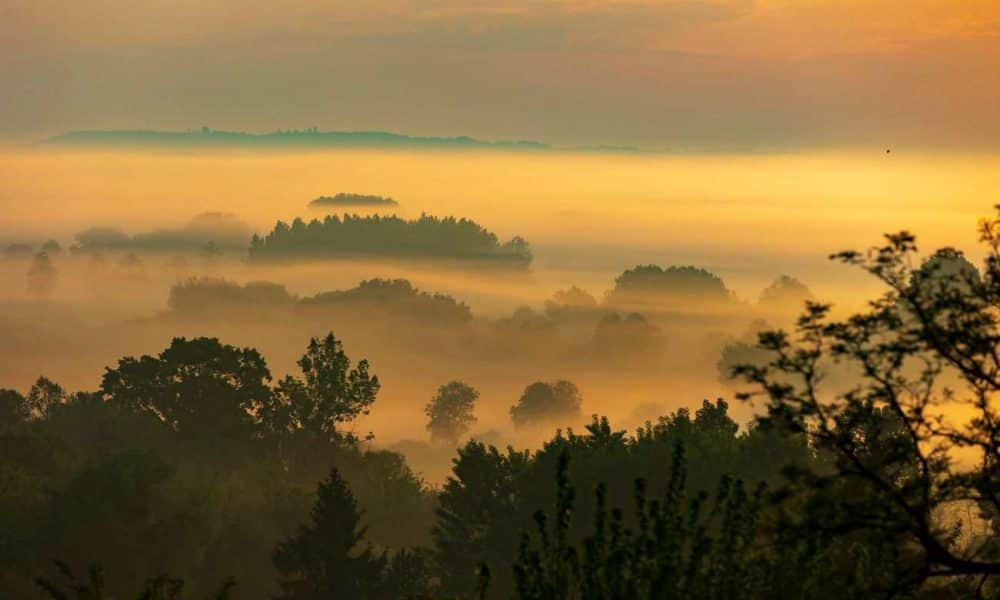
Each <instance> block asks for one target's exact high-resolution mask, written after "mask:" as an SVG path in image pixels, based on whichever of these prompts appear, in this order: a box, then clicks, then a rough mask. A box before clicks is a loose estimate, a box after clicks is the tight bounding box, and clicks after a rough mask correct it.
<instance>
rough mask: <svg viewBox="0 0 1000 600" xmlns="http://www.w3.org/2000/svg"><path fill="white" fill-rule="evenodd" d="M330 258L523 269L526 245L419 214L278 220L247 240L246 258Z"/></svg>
mask: <svg viewBox="0 0 1000 600" xmlns="http://www.w3.org/2000/svg"><path fill="white" fill-rule="evenodd" d="M336 256H380V257H397V258H424V259H449V260H478V261H492V262H494V263H496V264H502V265H508V266H514V267H518V268H526V267H528V265H529V264H530V263H531V258H532V256H531V247H530V246H529V244H528V242H527V241H525V240H524V239H523V238H520V237H514V238H511V239H510V240H509V241H507V242H503V243H501V242H500V240H499V239H498V238H497V236H496V235H495V234H494V233H492V232H490V231H488V230H486V229H484V228H483V227H482V226H480V225H479V224H478V223H476V222H474V221H470V220H468V219H456V218H454V217H445V218H439V217H433V216H430V215H422V216H421V217H420V218H419V219H414V220H406V219H402V218H400V217H397V216H395V215H392V216H381V215H370V216H359V215H349V214H345V215H343V217H340V216H336V215H331V216H327V217H326V218H324V219H323V220H322V221H319V220H317V219H313V220H312V221H309V222H308V223H306V222H305V221H303V220H302V219H298V218H297V219H295V220H294V221H292V223H291V224H288V223H285V222H283V221H278V223H277V224H276V225H275V226H274V229H273V230H272V231H271V232H270V233H268V234H267V235H266V236H265V237H260V236H258V235H256V234H255V235H254V236H253V237H252V239H251V241H250V260H251V261H254V262H261V261H267V260H291V259H310V258H329V257H336Z"/></svg>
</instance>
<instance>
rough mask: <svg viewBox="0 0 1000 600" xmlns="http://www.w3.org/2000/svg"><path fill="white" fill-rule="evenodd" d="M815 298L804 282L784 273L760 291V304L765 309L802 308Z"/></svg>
mask: <svg viewBox="0 0 1000 600" xmlns="http://www.w3.org/2000/svg"><path fill="white" fill-rule="evenodd" d="M813 299H814V296H813V293H812V291H811V290H810V289H809V288H808V287H806V285H805V284H804V283H802V282H801V281H799V280H798V279H795V278H794V277H789V276H788V275H782V276H781V277H778V278H777V279H775V280H774V281H773V282H771V285H769V286H767V287H766V288H764V291H763V292H761V293H760V299H759V300H758V301H757V303H758V305H759V306H760V307H761V308H763V309H765V310H772V311H779V310H786V309H795V310H801V308H802V307H803V306H804V305H805V303H806V302H808V301H811V300H813Z"/></svg>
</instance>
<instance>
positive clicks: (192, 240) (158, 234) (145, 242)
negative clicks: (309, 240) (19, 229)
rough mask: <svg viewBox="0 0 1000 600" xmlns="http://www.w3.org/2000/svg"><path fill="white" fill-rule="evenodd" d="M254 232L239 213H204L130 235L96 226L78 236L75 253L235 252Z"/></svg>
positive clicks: (114, 229)
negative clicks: (177, 223) (171, 225)
mask: <svg viewBox="0 0 1000 600" xmlns="http://www.w3.org/2000/svg"><path fill="white" fill-rule="evenodd" d="M251 234H252V232H251V231H250V227H249V226H248V225H247V224H246V223H245V222H243V221H242V220H241V219H239V218H238V217H236V216H235V215H231V214H225V213H211V212H210V213H203V214H200V215H198V216H196V217H194V218H193V219H191V221H190V222H188V223H187V224H185V225H184V226H182V227H178V228H175V229H155V230H153V231H148V232H141V233H136V234H133V235H128V234H127V233H125V232H123V231H122V230H121V229H117V228H114V227H92V228H90V229H85V230H83V231H80V232H79V233H77V234H76V236H75V238H74V239H75V244H74V245H73V246H72V248H71V250H72V251H75V252H84V253H87V252H140V251H141V252H202V253H205V252H209V253H214V252H223V251H228V252H234V253H239V254H242V253H244V252H245V251H246V247H247V244H249V241H250V236H251Z"/></svg>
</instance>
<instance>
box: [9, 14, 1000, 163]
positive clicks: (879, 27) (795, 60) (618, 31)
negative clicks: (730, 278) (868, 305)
mask: <svg viewBox="0 0 1000 600" xmlns="http://www.w3.org/2000/svg"><path fill="white" fill-rule="evenodd" d="M203 124H207V125H210V126H212V127H215V128H223V129H238V130H251V131H266V130H271V129H275V128H290V127H308V126H314V125H315V126H319V127H320V128H321V129H387V130H396V131H403V132H407V133H413V134H427V135H451V134H468V135H473V136H476V137H481V138H503V139H515V138H531V139H541V140H545V141H550V142H554V143H563V144H578V143H585V144H599V143H607V144H636V145H642V146H646V147H651V148H673V149H687V148H691V149H701V148H712V149H787V148H800V147H836V148H840V147H886V146H892V147H895V148H907V147H911V148H921V149H924V150H926V149H932V150H941V149H949V150H950V149H964V150H983V149H990V150H996V149H997V148H998V147H1000V3H998V2H996V1H995V0H992V1H988V0H948V1H941V0H937V1H930V0H868V1H860V0H838V1H835V2H834V1H817V0H760V1H752V0H667V1H658V2H652V1H643V0H635V1H630V2H624V1H617V0H611V1H608V0H604V1H593V0H505V1H503V2H496V1H489V2H488V1H485V0H460V1H456V0H422V1H417V0H353V1H347V0H325V1H319V0H312V1H307V0H283V1H281V2H275V1H274V0H214V1H212V2H204V1H203V0H145V1H143V2H135V1H134V0H82V1H80V2H70V1H68V0H0V136H4V137H8V138H13V139H31V138H34V137H38V136H45V135H50V134H54V133H58V132H61V131H64V130H67V129H81V128H162V129H178V128H190V127H197V126H200V125H203Z"/></svg>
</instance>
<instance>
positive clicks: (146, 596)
mask: <svg viewBox="0 0 1000 600" xmlns="http://www.w3.org/2000/svg"><path fill="white" fill-rule="evenodd" d="M55 567H56V571H57V573H58V575H57V577H56V578H54V579H53V578H50V577H38V578H36V579H35V582H36V583H37V584H38V587H40V588H41V589H42V590H43V591H44V592H45V593H46V595H47V596H48V597H49V598H51V599H52V600H103V599H105V598H111V596H108V595H106V594H107V588H106V585H105V578H104V572H103V571H102V570H101V568H100V567H98V566H96V565H94V566H91V567H90V568H89V569H88V570H87V576H86V578H80V577H79V576H77V575H76V574H74V573H73V570H72V569H71V568H70V566H69V565H67V564H66V563H65V562H63V561H55ZM235 585H236V581H235V580H233V579H232V578H230V579H227V580H226V581H225V583H223V584H222V586H221V587H220V588H219V590H218V591H217V592H215V593H214V594H212V595H211V596H210V598H211V600H229V598H230V597H231V591H232V589H233V587H235ZM183 592H184V581H183V580H181V579H176V578H173V577H168V576H166V575H158V576H156V577H151V578H149V579H147V580H146V581H145V583H143V585H142V590H141V591H139V593H138V594H136V596H135V599H136V600H181V598H183V597H184V593H183Z"/></svg>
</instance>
